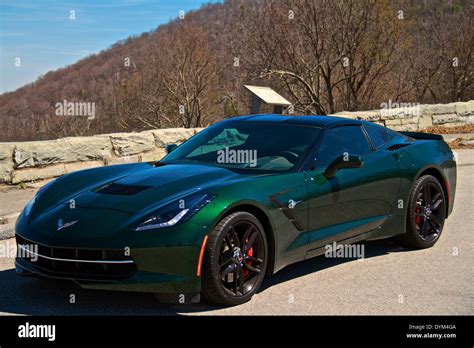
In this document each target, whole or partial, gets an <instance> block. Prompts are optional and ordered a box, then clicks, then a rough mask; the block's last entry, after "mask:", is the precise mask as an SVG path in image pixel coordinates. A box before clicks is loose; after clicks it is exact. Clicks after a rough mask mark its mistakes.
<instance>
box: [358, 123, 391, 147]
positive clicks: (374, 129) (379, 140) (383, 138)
mask: <svg viewBox="0 0 474 348" xmlns="http://www.w3.org/2000/svg"><path fill="white" fill-rule="evenodd" d="M364 128H365V130H366V131H367V134H368V135H369V138H370V140H371V141H372V144H373V145H374V147H375V148H376V149H377V148H379V147H380V146H382V145H383V144H386V143H388V142H389V141H390V134H389V133H388V130H387V129H386V128H384V127H382V126H380V127H379V126H375V125H373V126H372V125H364Z"/></svg>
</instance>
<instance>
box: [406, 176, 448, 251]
mask: <svg viewBox="0 0 474 348" xmlns="http://www.w3.org/2000/svg"><path fill="white" fill-rule="evenodd" d="M446 209H447V205H446V197H445V194H444V191H443V188H442V186H441V184H440V182H439V181H438V179H436V178H435V177H434V176H431V175H424V176H422V177H420V178H419V179H418V180H417V181H416V182H415V184H414V185H413V188H412V191H411V193H410V198H409V202H408V217H407V226H406V229H407V231H406V233H405V234H403V235H401V236H400V237H399V241H400V242H401V244H403V245H405V246H408V247H412V248H419V249H423V248H429V247H431V246H433V245H434V244H435V243H436V242H437V241H438V239H439V237H440V235H441V232H442V231H443V226H444V220H445V218H446Z"/></svg>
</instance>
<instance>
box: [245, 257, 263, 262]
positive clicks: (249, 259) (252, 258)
mask: <svg viewBox="0 0 474 348" xmlns="http://www.w3.org/2000/svg"><path fill="white" fill-rule="evenodd" d="M247 261H252V262H258V263H262V262H263V260H262V259H259V258H258V257H253V256H248V257H247Z"/></svg>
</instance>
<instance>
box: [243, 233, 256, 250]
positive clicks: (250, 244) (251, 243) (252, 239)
mask: <svg viewBox="0 0 474 348" xmlns="http://www.w3.org/2000/svg"><path fill="white" fill-rule="evenodd" d="M255 239H257V231H255V232H254V233H253V234H251V235H250V238H249V240H248V242H247V243H246V244H245V246H244V249H243V252H244V253H246V252H247V251H249V250H250V248H251V247H252V245H253V243H254V242H255Z"/></svg>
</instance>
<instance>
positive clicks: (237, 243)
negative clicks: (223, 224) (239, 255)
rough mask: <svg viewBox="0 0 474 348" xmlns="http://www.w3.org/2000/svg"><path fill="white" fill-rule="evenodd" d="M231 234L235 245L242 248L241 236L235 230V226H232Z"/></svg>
mask: <svg viewBox="0 0 474 348" xmlns="http://www.w3.org/2000/svg"><path fill="white" fill-rule="evenodd" d="M230 236H231V237H232V240H233V241H234V245H235V246H236V247H238V248H240V241H239V237H238V236H237V233H236V232H235V229H234V226H232V227H231V228H230Z"/></svg>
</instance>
